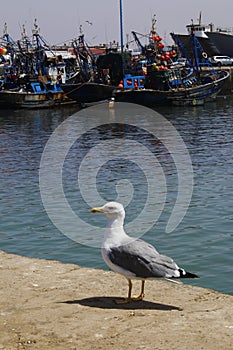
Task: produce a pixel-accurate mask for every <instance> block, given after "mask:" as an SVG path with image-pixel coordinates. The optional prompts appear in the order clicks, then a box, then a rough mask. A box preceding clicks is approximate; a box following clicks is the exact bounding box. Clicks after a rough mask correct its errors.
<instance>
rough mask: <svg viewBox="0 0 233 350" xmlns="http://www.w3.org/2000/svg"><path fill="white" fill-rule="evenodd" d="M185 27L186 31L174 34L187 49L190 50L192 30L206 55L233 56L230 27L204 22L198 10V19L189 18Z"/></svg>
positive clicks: (232, 38) (232, 40)
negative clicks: (189, 21)
mask: <svg viewBox="0 0 233 350" xmlns="http://www.w3.org/2000/svg"><path fill="white" fill-rule="evenodd" d="M186 29H187V33H185V34H180V33H175V36H176V37H177V38H179V39H180V40H181V41H182V43H183V45H184V46H185V48H186V50H187V51H189V50H190V40H189V36H190V34H191V33H192V32H194V33H195V35H196V37H197V38H198V40H199V41H200V43H201V45H202V47H203V48H204V50H205V52H206V53H207V54H208V56H210V57H211V56H220V55H221V56H229V57H233V29H232V28H224V27H221V26H218V27H215V25H214V24H213V23H210V24H205V23H204V22H203V20H202V13H201V12H200V14H199V18H198V21H193V20H191V23H189V24H187V25H186Z"/></svg>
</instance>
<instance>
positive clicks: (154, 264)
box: [108, 239, 180, 278]
mask: <svg viewBox="0 0 233 350" xmlns="http://www.w3.org/2000/svg"><path fill="white" fill-rule="evenodd" d="M108 258H109V259H110V261H111V262H112V264H114V265H117V266H120V267H121V268H122V269H124V270H126V271H130V272H131V273H133V274H134V275H135V277H139V278H156V277H157V278H158V277H164V278H173V277H180V272H179V271H180V269H179V267H178V266H177V264H176V263H175V262H174V261H173V260H172V259H171V258H169V257H167V256H165V255H161V254H159V253H158V252H157V250H156V249H155V248H154V247H153V246H152V245H150V244H148V243H146V242H145V241H143V240H140V239H137V240H132V241H131V242H130V243H127V244H124V245H121V246H118V247H111V248H110V249H109V250H108Z"/></svg>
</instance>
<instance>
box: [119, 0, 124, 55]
mask: <svg viewBox="0 0 233 350" xmlns="http://www.w3.org/2000/svg"><path fill="white" fill-rule="evenodd" d="M120 32H121V52H123V51H124V37H123V14H122V0H120Z"/></svg>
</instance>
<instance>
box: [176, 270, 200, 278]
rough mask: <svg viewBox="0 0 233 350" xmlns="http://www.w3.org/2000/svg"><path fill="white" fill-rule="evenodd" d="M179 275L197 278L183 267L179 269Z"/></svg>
mask: <svg viewBox="0 0 233 350" xmlns="http://www.w3.org/2000/svg"><path fill="white" fill-rule="evenodd" d="M179 273H180V277H179V278H199V276H197V275H196V274H195V273H191V272H187V271H185V270H183V269H179Z"/></svg>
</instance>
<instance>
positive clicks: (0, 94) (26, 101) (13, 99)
mask: <svg viewBox="0 0 233 350" xmlns="http://www.w3.org/2000/svg"><path fill="white" fill-rule="evenodd" d="M70 103H71V101H70V99H69V98H68V97H67V96H66V95H65V94H64V92H63V91H62V89H61V88H60V87H59V85H57V84H53V85H50V86H46V85H45V84H43V83H41V82H39V81H33V82H28V83H27V85H23V86H22V85H20V86H17V87H16V88H9V89H7V88H3V89H1V90H0V107H1V108H31V109H32V108H48V107H54V106H58V105H66V104H70Z"/></svg>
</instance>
